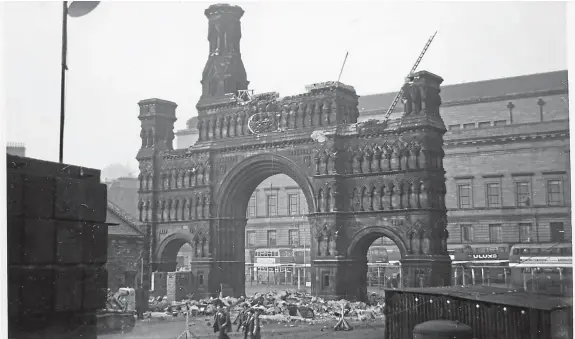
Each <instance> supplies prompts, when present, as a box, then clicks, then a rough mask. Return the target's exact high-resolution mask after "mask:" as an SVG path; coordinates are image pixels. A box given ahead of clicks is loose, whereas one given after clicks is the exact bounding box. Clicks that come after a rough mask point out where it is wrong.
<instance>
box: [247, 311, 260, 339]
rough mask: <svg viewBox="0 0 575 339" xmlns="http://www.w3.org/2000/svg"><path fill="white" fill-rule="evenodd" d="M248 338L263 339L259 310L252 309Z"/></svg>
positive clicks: (248, 324) (248, 325)
mask: <svg viewBox="0 0 575 339" xmlns="http://www.w3.org/2000/svg"><path fill="white" fill-rule="evenodd" d="M246 328H247V332H248V338H250V339H261V338H262V334H261V327H260V314H259V310H254V309H253V308H252V309H251V310H250V318H249V319H248V323H247V326H246Z"/></svg>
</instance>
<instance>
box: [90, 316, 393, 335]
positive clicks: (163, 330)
mask: <svg viewBox="0 0 575 339" xmlns="http://www.w3.org/2000/svg"><path fill="white" fill-rule="evenodd" d="M205 319H207V318H199V319H198V318H196V319H194V320H191V321H190V324H191V325H192V326H190V329H191V331H192V332H193V333H194V335H195V337H197V338H216V335H215V334H214V333H213V331H212V330H211V327H210V326H208V325H207V321H206V320H205ZM335 322H336V321H335V320H333V321H330V322H328V323H327V324H325V325H319V324H315V325H307V324H300V325H295V324H294V325H293V327H289V326H288V325H286V324H263V325H262V331H263V333H262V338H264V339H266V338H285V339H296V338H297V339H300V338H301V339H312V338H329V339H332V338H338V339H339V338H358V339H372V338H373V339H376V338H377V339H381V338H383V324H382V323H381V322H379V323H370V324H367V325H366V324H359V323H353V322H352V326H354V330H352V331H350V332H335V331H333V330H332V328H333V326H334V325H335ZM184 330H185V321H183V320H170V321H162V322H151V323H150V322H147V321H143V322H138V323H137V324H136V327H135V328H134V330H133V331H132V332H130V333H125V334H122V333H115V334H108V335H99V336H98V337H99V338H102V339H176V338H177V337H178V336H179V335H180V334H181V333H182V332H183V331H184ZM230 337H231V338H243V336H241V335H240V334H239V333H237V332H233V333H230ZM192 338H194V336H192Z"/></svg>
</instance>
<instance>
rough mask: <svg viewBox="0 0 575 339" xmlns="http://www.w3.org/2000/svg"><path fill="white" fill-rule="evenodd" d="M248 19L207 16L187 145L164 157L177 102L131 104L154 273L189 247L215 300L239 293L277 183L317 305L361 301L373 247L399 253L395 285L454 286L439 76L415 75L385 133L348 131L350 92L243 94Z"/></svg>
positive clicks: (374, 128) (325, 88)
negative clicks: (284, 188) (300, 197)
mask: <svg viewBox="0 0 575 339" xmlns="http://www.w3.org/2000/svg"><path fill="white" fill-rule="evenodd" d="M243 13H244V12H243V10H242V9H241V8H240V7H237V6H230V5H221V4H220V5H213V6H210V7H209V8H208V9H207V10H206V13H205V14H206V16H207V17H208V19H209V33H208V40H209V46H210V47H209V56H208V61H207V64H206V67H205V69H204V72H203V74H202V86H203V92H202V96H201V98H200V100H199V102H198V104H197V109H198V123H197V128H198V130H199V134H200V135H199V140H198V142H197V143H196V144H195V145H194V146H192V147H190V148H189V149H178V150H175V149H174V148H173V139H174V132H173V125H174V121H175V120H176V106H177V105H176V104H175V103H173V102H170V101H165V100H160V99H148V100H143V101H141V102H140V103H139V105H140V112H139V119H140V121H141V134H140V135H141V138H142V145H141V148H140V150H139V152H138V155H137V159H138V161H139V163H140V175H139V179H140V191H139V192H140V193H139V196H140V202H139V209H140V218H141V220H142V221H144V222H147V223H150V225H151V227H150V229H151V234H152V241H151V247H152V250H151V253H152V254H153V259H152V261H153V263H152V266H153V269H154V270H156V271H168V272H169V271H174V269H175V267H176V254H177V252H178V250H179V248H180V247H181V246H182V245H183V244H185V243H189V244H191V246H192V248H193V249H194V261H193V265H192V271H193V276H194V278H193V279H200V277H202V278H201V280H202V281H204V280H205V288H206V289H207V290H208V291H209V292H210V293H213V294H215V293H217V292H218V291H219V289H220V286H223V287H224V289H226V288H227V289H230V290H232V291H233V295H234V296H239V295H241V294H243V293H244V291H245V285H244V284H245V282H244V270H245V268H244V243H245V240H244V237H245V235H244V228H245V225H246V221H247V220H246V207H247V204H248V200H249V198H250V196H251V194H252V192H253V191H254V189H255V188H256V187H257V185H258V184H259V183H261V182H262V181H263V180H264V179H265V178H267V177H269V176H272V175H275V174H279V173H283V174H286V175H288V176H290V177H291V178H292V179H294V180H295V181H296V182H297V183H298V184H299V186H300V187H301V189H302V190H303V192H304V194H305V197H306V200H307V204H308V208H309V211H310V214H309V216H308V218H309V221H310V224H311V225H312V231H311V232H312V239H313V240H312V244H311V250H312V251H311V256H312V265H313V269H312V281H314V282H315V284H314V285H312V290H313V292H314V293H315V294H318V295H325V296H333V297H345V298H348V299H363V300H364V299H366V298H367V285H366V274H367V260H366V254H367V250H368V248H369V246H370V245H371V243H372V242H373V241H374V240H375V239H377V238H378V237H381V236H386V237H388V238H390V239H392V240H393V241H394V242H395V243H396V244H397V246H398V247H399V249H400V251H401V254H402V267H403V274H402V276H403V285H404V286H445V285H449V283H450V279H449V277H450V276H451V274H450V270H451V260H450V258H449V255H448V254H447V246H446V240H447V237H448V233H447V231H446V208H445V199H444V198H445V171H444V169H443V156H444V153H443V134H444V133H445V131H446V130H445V126H444V124H443V121H442V119H441V116H440V114H439V107H440V104H441V98H440V95H439V92H440V88H439V87H440V84H441V82H442V81H443V79H441V77H439V76H437V75H434V74H432V73H429V72H426V71H421V72H417V73H416V74H413V77H411V78H410V79H408V81H407V82H406V84H405V86H404V93H405V94H404V98H403V99H404V100H403V102H404V105H405V107H404V108H405V109H404V110H405V113H404V114H403V116H402V117H401V118H400V119H397V120H393V121H389V122H386V123H383V122H378V121H370V122H366V123H362V124H357V123H356V122H357V118H358V116H359V112H358V109H357V103H358V101H357V100H358V95H357V94H356V92H355V89H354V88H353V87H351V86H347V85H344V84H342V83H339V82H326V83H321V84H315V85H312V86H309V88H308V89H307V92H306V93H303V94H300V95H296V96H290V97H285V98H282V99H279V98H278V95H277V93H265V94H260V95H256V96H251V95H246V94H247V92H246V90H247V86H248V83H249V82H248V81H247V75H246V71H245V68H244V65H243V62H242V60H241V54H240V43H239V42H240V38H241V27H240V18H241V17H242V15H243ZM252 131H254V132H255V134H253V133H252ZM316 136H317V137H316ZM204 277H205V279H204Z"/></svg>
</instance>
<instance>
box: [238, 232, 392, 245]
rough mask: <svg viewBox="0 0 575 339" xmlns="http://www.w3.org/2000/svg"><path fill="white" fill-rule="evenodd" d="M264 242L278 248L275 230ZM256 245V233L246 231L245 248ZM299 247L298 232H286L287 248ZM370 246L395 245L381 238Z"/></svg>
mask: <svg viewBox="0 0 575 339" xmlns="http://www.w3.org/2000/svg"><path fill="white" fill-rule="evenodd" d="M266 240H267V241H266V246H267V247H274V246H278V243H277V230H268V231H267V237H266ZM256 245H257V242H256V231H253V230H248V231H246V248H253V247H256ZM300 245H305V244H303V243H302V240H301V238H300V231H299V230H288V246H293V247H298V246H300ZM372 245H395V243H394V242H393V241H392V240H391V239H389V238H386V237H381V238H378V239H376V240H375V241H374V242H373V244H372Z"/></svg>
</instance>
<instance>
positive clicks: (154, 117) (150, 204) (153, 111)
mask: <svg viewBox="0 0 575 339" xmlns="http://www.w3.org/2000/svg"><path fill="white" fill-rule="evenodd" d="M138 105H139V106H140V114H139V115H138V119H140V121H141V126H142V129H141V131H140V138H141V139H142V145H141V147H140V150H139V151H138V155H137V156H136V159H137V160H138V162H139V163H140V175H139V179H140V190H139V193H140V194H139V195H140V201H139V203H138V209H139V211H140V221H143V222H148V223H150V224H151V228H148V230H147V232H151V234H148V236H147V237H146V240H145V241H151V243H147V244H145V246H144V247H145V248H146V249H147V248H148V246H149V247H150V250H151V251H150V252H151V253H155V252H156V247H157V238H158V237H157V229H156V228H157V219H158V218H157V216H158V207H159V206H158V203H157V201H158V200H157V198H156V196H155V195H156V192H157V190H158V189H159V187H160V186H159V181H160V179H162V178H161V177H160V175H159V174H160V173H159V172H160V169H159V166H158V164H159V162H158V159H161V158H162V156H163V154H164V153H166V152H170V151H173V150H174V147H173V142H174V122H175V121H176V120H177V118H176V107H177V106H178V105H177V104H176V103H174V102H171V101H167V100H162V99H146V100H142V101H140V102H139V103H138ZM144 201H145V203H144ZM154 202H156V203H155V204H154ZM150 252H148V253H150ZM144 261H145V263H144V266H145V267H148V265H151V267H152V270H156V268H157V265H158V264H157V262H155V260H154V257H153V256H152V258H149V260H148V258H147V257H146V259H145V260H144ZM147 272H148V270H146V275H147ZM145 282H146V283H147V284H149V283H150V277H148V276H146V277H145Z"/></svg>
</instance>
